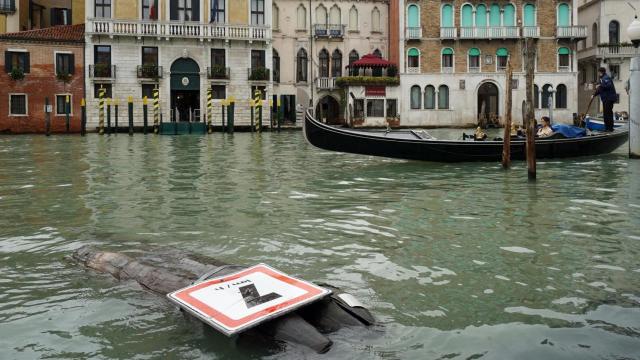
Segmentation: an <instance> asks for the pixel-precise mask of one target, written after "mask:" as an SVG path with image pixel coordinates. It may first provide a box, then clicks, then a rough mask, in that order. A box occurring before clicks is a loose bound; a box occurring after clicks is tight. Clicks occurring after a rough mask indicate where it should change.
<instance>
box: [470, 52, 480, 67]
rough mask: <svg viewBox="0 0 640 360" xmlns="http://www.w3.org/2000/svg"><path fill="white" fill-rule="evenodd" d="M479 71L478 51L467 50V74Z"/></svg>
mask: <svg viewBox="0 0 640 360" xmlns="http://www.w3.org/2000/svg"><path fill="white" fill-rule="evenodd" d="M479 71H480V50H478V48H471V49H469V72H479Z"/></svg>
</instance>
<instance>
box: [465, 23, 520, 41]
mask: <svg viewBox="0 0 640 360" xmlns="http://www.w3.org/2000/svg"><path fill="white" fill-rule="evenodd" d="M518 38H520V28H518V27H517V26H487V27H461V28H460V39H518Z"/></svg>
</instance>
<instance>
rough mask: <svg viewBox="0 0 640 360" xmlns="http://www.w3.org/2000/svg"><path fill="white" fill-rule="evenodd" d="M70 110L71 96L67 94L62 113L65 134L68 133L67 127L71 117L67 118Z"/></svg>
mask: <svg viewBox="0 0 640 360" xmlns="http://www.w3.org/2000/svg"><path fill="white" fill-rule="evenodd" d="M70 112H71V96H69V95H67V96H65V98H64V114H65V118H64V120H65V123H64V125H65V129H66V130H67V134H68V133H69V130H70V129H69V127H70V123H71V119H69V113H70Z"/></svg>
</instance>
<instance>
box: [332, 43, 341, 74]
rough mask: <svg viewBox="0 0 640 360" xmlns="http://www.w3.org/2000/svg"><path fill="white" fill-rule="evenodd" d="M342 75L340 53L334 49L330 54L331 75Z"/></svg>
mask: <svg viewBox="0 0 640 360" xmlns="http://www.w3.org/2000/svg"><path fill="white" fill-rule="evenodd" d="M341 76H342V53H341V52H340V50H338V49H335V50H334V51H333V54H331V77H334V78H335V77H341Z"/></svg>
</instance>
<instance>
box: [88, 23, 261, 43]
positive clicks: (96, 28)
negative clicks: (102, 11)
mask: <svg viewBox="0 0 640 360" xmlns="http://www.w3.org/2000/svg"><path fill="white" fill-rule="evenodd" d="M86 29H87V30H86V31H87V34H88V35H107V36H109V37H114V36H135V37H137V38H142V37H157V38H166V39H170V38H188V39H200V40H213V39H222V40H247V41H269V40H271V29H269V27H268V26H256V25H228V24H202V23H197V22H173V21H149V20H114V19H88V20H87V24H86Z"/></svg>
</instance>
